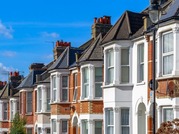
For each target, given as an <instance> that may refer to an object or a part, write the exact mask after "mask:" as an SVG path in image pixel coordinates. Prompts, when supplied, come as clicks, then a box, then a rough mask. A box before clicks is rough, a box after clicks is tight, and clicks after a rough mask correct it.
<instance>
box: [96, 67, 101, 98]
mask: <svg viewBox="0 0 179 134" xmlns="http://www.w3.org/2000/svg"><path fill="white" fill-rule="evenodd" d="M99 68H100V69H101V71H102V73H101V74H102V75H101V81H96V80H97V79H96V69H99ZM94 76H95V92H94V96H95V98H102V97H103V91H102V88H101V87H100V90H101V96H96V90H97V89H96V85H101V86H102V83H103V68H102V67H95V71H94Z"/></svg>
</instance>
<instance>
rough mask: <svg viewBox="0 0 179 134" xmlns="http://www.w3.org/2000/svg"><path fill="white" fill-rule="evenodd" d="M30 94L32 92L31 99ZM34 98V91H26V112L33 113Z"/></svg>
mask: <svg viewBox="0 0 179 134" xmlns="http://www.w3.org/2000/svg"><path fill="white" fill-rule="evenodd" d="M28 94H31V100H29V98H28ZM32 100H33V93H32V91H28V92H26V114H32V111H33V106H32V104H33V103H32ZM29 104H30V105H31V109H29Z"/></svg>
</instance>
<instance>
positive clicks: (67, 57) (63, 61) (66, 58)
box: [48, 47, 82, 70]
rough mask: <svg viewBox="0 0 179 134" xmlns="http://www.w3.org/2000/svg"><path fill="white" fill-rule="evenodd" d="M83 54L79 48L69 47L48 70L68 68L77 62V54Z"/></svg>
mask: <svg viewBox="0 0 179 134" xmlns="http://www.w3.org/2000/svg"><path fill="white" fill-rule="evenodd" d="M81 52H82V50H81V49H79V48H73V47H67V48H66V49H65V50H64V51H63V53H62V54H61V55H60V56H59V57H58V59H57V60H56V61H55V62H54V63H53V64H52V66H51V67H49V69H48V70H53V69H65V68H68V67H69V66H70V65H72V64H73V63H74V62H75V60H76V59H75V53H81Z"/></svg>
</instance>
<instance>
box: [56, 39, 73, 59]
mask: <svg viewBox="0 0 179 134" xmlns="http://www.w3.org/2000/svg"><path fill="white" fill-rule="evenodd" d="M67 47H71V43H70V42H63V41H59V40H58V41H57V42H56V45H55V48H54V50H53V54H54V59H55V60H57V59H58V57H59V56H60V55H61V54H62V52H63V51H64V50H65V48H67Z"/></svg>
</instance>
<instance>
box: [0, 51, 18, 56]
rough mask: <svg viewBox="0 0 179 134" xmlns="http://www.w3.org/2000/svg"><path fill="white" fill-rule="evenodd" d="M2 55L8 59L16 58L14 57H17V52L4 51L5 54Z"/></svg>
mask: <svg viewBox="0 0 179 134" xmlns="http://www.w3.org/2000/svg"><path fill="white" fill-rule="evenodd" d="M1 55H3V56H6V57H14V56H16V52H13V51H4V52H2V54H1Z"/></svg>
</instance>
